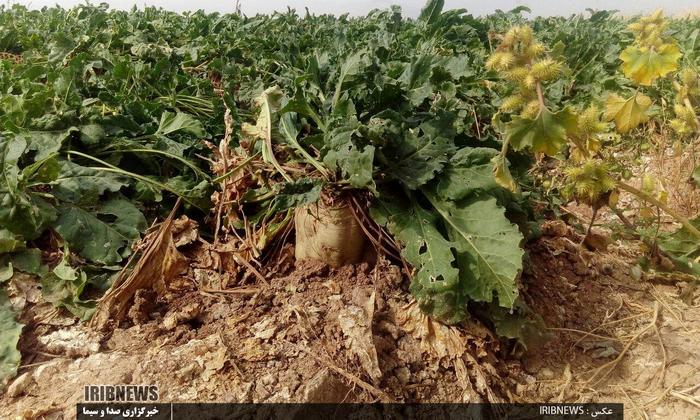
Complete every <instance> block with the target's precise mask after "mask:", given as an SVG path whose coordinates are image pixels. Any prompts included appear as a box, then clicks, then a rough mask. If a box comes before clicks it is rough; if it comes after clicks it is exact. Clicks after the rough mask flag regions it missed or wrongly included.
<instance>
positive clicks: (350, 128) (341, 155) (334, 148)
mask: <svg viewBox="0 0 700 420" xmlns="http://www.w3.org/2000/svg"><path fill="white" fill-rule="evenodd" d="M358 127H359V123H358V122H357V120H351V121H347V122H346V123H345V124H343V125H340V126H338V127H335V128H334V129H332V130H330V131H329V132H327V133H326V135H325V142H326V145H327V148H328V150H327V151H326V153H325V155H324V156H323V163H324V164H325V165H326V167H327V168H329V169H330V170H332V171H333V172H340V174H341V176H342V177H343V179H345V180H347V181H348V182H349V183H350V185H351V186H353V187H354V188H370V189H372V188H374V187H373V185H374V178H373V177H372V171H373V169H374V146H371V145H368V146H364V148H362V149H360V147H359V146H357V145H356V144H355V142H354V140H353V136H354V135H355V133H356V132H357V130H358Z"/></svg>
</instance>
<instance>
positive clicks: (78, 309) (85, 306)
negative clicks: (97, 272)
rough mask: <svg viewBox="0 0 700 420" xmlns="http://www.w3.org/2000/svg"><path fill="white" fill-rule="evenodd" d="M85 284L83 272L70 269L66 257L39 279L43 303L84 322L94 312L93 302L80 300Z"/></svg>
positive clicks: (85, 277) (85, 279)
mask: <svg viewBox="0 0 700 420" xmlns="http://www.w3.org/2000/svg"><path fill="white" fill-rule="evenodd" d="M87 284H88V280H87V275H86V274H85V272H82V271H80V272H79V271H78V270H76V269H75V268H73V267H71V265H70V263H69V261H68V257H67V255H66V256H65V257H64V258H63V259H62V260H61V262H60V263H59V264H58V265H57V266H56V267H54V269H53V270H51V271H50V272H48V273H47V274H45V275H44V276H43V277H42V278H41V292H42V296H43V298H44V300H45V301H47V302H49V303H51V304H53V305H54V306H56V307H59V308H60V307H63V308H66V309H67V310H68V311H69V312H70V313H72V314H73V315H75V316H77V317H78V318H80V319H82V320H86V319H88V318H90V316H91V315H92V313H93V312H94V311H95V303H94V302H93V301H83V300H82V299H81V298H80V295H82V294H83V291H84V290H85V286H86V285H87Z"/></svg>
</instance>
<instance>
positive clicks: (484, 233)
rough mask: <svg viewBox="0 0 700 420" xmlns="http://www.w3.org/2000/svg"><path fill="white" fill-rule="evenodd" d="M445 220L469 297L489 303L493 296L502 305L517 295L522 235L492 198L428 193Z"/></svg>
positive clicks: (522, 252)
mask: <svg viewBox="0 0 700 420" xmlns="http://www.w3.org/2000/svg"><path fill="white" fill-rule="evenodd" d="M428 198H429V199H430V202H431V203H432V204H433V206H434V207H435V209H436V210H437V212H438V213H439V214H440V216H442V218H443V219H444V220H445V225H446V226H447V229H448V232H449V235H450V238H451V239H452V242H453V243H454V244H455V247H456V250H457V253H458V254H457V261H458V263H459V268H460V276H461V284H462V287H463V289H464V291H465V292H466V294H467V295H469V297H471V298H472V299H473V300H476V301H482V302H491V301H492V300H494V295H495V296H496V297H497V298H498V303H499V304H500V305H501V306H503V307H506V308H510V307H512V306H513V303H514V302H515V299H516V298H517V296H518V283H517V278H518V275H519V273H520V270H521V269H522V258H523V254H524V251H523V249H522V248H521V247H520V243H521V242H522V240H523V236H522V234H521V233H520V231H519V230H518V227H517V226H515V225H513V224H512V223H511V222H510V221H508V219H507V218H506V217H505V212H504V209H503V208H501V207H499V206H498V204H497V203H496V199H495V198H492V197H487V198H482V197H473V198H469V199H467V200H464V201H461V202H458V203H455V202H451V201H442V200H439V199H438V198H437V197H435V196H432V195H431V194H428Z"/></svg>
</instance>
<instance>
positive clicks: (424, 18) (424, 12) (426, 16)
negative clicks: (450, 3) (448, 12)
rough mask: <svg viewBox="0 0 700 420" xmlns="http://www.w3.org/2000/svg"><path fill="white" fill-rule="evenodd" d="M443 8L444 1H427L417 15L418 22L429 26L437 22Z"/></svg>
mask: <svg viewBox="0 0 700 420" xmlns="http://www.w3.org/2000/svg"><path fill="white" fill-rule="evenodd" d="M443 7H445V0H429V1H428V2H427V3H426V4H425V6H423V9H421V11H420V15H418V20H419V21H421V22H425V23H426V24H428V25H430V24H433V23H435V22H436V21H437V19H438V18H439V17H440V13H442V9H443Z"/></svg>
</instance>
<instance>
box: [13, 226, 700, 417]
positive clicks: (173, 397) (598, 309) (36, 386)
mask: <svg viewBox="0 0 700 420" xmlns="http://www.w3.org/2000/svg"><path fill="white" fill-rule="evenodd" d="M548 232H549V233H548V236H545V237H543V238H541V239H540V240H538V241H536V242H535V243H533V244H531V245H530V246H529V251H530V252H529V258H528V261H527V264H526V267H527V268H526V270H525V273H524V275H523V284H524V286H525V291H524V298H525V300H526V302H527V303H528V304H529V305H530V306H531V307H532V308H534V309H535V310H536V312H538V313H540V314H541V315H542V316H543V318H544V320H545V321H546V323H547V325H548V326H549V328H550V331H551V333H552V334H553V339H552V340H550V341H549V342H548V343H547V344H546V345H544V347H542V348H539V349H530V352H529V353H528V354H526V355H525V356H523V357H521V358H516V357H515V356H513V355H511V354H508V353H506V349H507V348H510V346H502V345H501V343H499V341H498V340H497V339H496V338H495V337H494V336H493V335H492V334H491V333H490V332H489V331H488V330H487V329H486V328H485V327H483V326H482V325H480V324H478V323H477V322H472V323H469V324H468V325H466V326H464V327H460V328H452V327H445V326H442V325H439V324H436V323H432V322H431V321H429V320H428V319H426V318H425V317H424V316H422V315H421V314H420V312H419V310H418V309H417V308H416V306H415V304H412V303H411V300H410V294H409V293H408V292H407V284H406V280H405V278H404V277H403V276H402V275H401V271H400V270H399V268H398V267H396V266H394V265H391V264H389V263H388V262H386V261H381V262H380V263H379V264H377V265H369V264H359V265H354V266H346V267H343V268H340V269H332V268H329V267H326V266H323V265H317V264H301V265H299V266H298V267H292V263H291V255H292V253H291V252H290V250H287V254H288V255H289V259H288V260H287V262H286V263H283V264H281V265H280V266H278V267H276V270H277V272H278V273H279V275H278V276H276V277H274V278H272V277H268V278H269V283H270V284H269V286H267V285H264V284H262V283H260V282H258V283H257V284H256V285H247V286H243V287H236V288H234V289H231V288H224V289H223V290H218V291H217V288H216V287H215V286H213V285H215V284H221V283H222V282H221V281H220V280H221V279H219V278H218V277H220V276H221V274H219V273H217V272H216V271H213V270H202V269H192V268H190V270H189V271H188V273H187V274H186V275H184V276H182V277H180V278H178V279H176V280H174V281H172V283H171V284H170V289H171V294H170V296H169V297H168V298H167V299H163V298H162V297H160V298H159V297H158V296H156V295H155V294H154V292H150V291H142V292H139V293H138V294H137V296H136V298H135V302H134V305H133V306H132V307H131V309H130V311H129V313H128V316H127V317H126V319H125V320H123V321H122V322H120V323H119V325H113V326H112V327H111V328H110V329H108V330H107V331H106V332H101V333H98V332H95V331H93V330H90V329H87V328H86V327H84V326H81V325H77V324H74V323H73V321H72V320H71V319H70V318H66V317H64V316H62V315H61V314H57V313H56V312H55V311H53V310H52V309H50V307H48V306H47V305H46V304H42V303H41V299H40V291H39V290H38V286H37V284H36V282H34V281H33V280H31V279H28V278H15V279H14V280H13V287H14V289H15V291H14V293H13V295H14V297H13V302H14V304H15V305H16V306H17V307H18V308H21V310H22V322H24V323H25V324H26V325H27V326H26V327H25V331H24V334H23V338H22V341H21V343H20V347H21V350H22V353H23V361H22V366H21V367H20V370H19V376H18V377H17V378H16V379H15V380H14V381H13V382H12V383H10V386H9V388H7V389H6V391H5V393H4V394H3V395H2V397H0V417H1V418H73V417H74V409H75V408H74V406H75V404H76V403H77V402H79V401H81V400H82V396H83V386H84V385H87V384H156V385H158V386H159V390H160V398H161V400H164V401H174V402H177V401H181V402H186V401H218V402H303V401H309V402H340V401H344V402H364V401H401V402H437V401H440V402H462V401H464V402H469V401H530V402H535V401H551V402H556V401H566V402H574V401H592V402H612V401H619V402H623V403H625V407H626V410H627V413H628V416H629V418H669V419H670V418H672V419H693V418H694V416H696V415H698V414H700V402H699V400H700V389H699V387H698V384H700V339H699V338H698V337H699V336H698V332H700V296H699V294H698V292H697V291H694V290H693V289H692V288H691V286H690V284H689V283H686V282H683V281H680V282H675V281H673V279H671V281H670V282H669V281H668V279H665V280H664V282H663V283H659V279H655V278H648V277H647V276H646V275H645V274H642V275H641V276H640V275H639V273H636V272H635V269H633V267H634V266H635V265H636V259H637V257H638V256H639V254H640V251H639V250H638V249H636V248H635V245H634V244H632V245H630V244H629V243H625V244H621V243H614V244H612V245H610V246H609V247H608V249H607V250H599V251H597V252H589V251H588V250H586V249H585V248H583V247H581V246H579V245H578V242H579V237H577V236H576V235H575V234H574V233H572V232H571V230H570V228H568V227H566V226H564V227H563V228H562V226H558V227H556V229H549V231H548ZM224 283H225V282H224ZM156 300H157V302H155V303H153V302H154V301H156Z"/></svg>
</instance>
